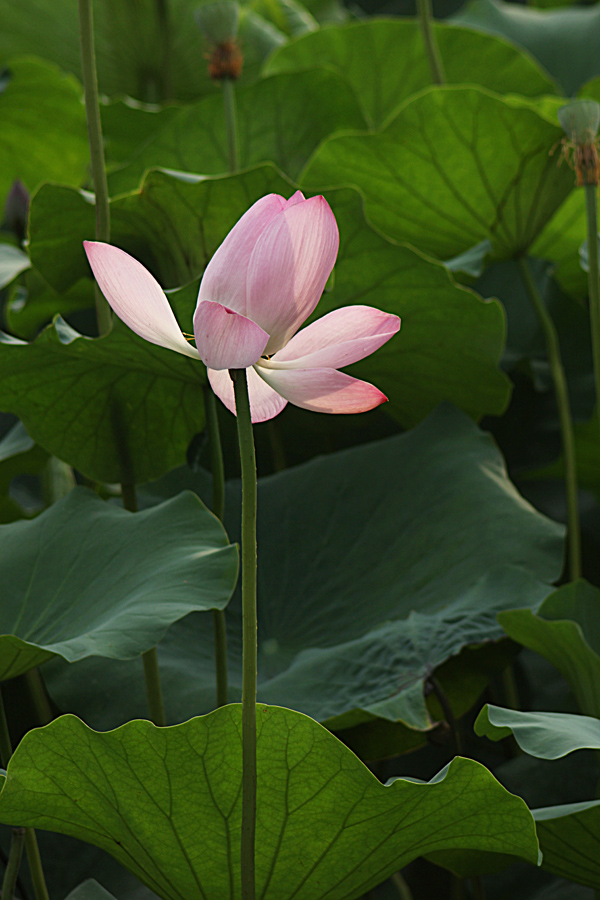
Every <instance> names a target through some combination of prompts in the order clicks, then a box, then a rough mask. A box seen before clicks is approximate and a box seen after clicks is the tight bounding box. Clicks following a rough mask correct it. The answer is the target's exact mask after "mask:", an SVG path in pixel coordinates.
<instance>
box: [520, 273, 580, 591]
mask: <svg viewBox="0 0 600 900" xmlns="http://www.w3.org/2000/svg"><path fill="white" fill-rule="evenodd" d="M517 262H518V266H519V272H520V274H521V279H522V281H523V285H524V287H525V291H526V292H527V296H528V297H529V300H530V302H531V305H532V307H533V310H534V312H535V314H536V316H537V319H538V322H539V324H540V327H541V329H542V332H543V335H544V339H545V341H546V352H547V354H548V361H549V363H550V371H551V373H552V380H553V382H554V393H555V396H556V404H557V406H558V418H559V422H560V434H561V440H562V447H563V457H564V461H565V490H566V499H567V539H568V547H569V578H570V580H571V581H575V580H576V579H577V578H580V577H581V533H580V524H579V501H578V497H577V460H576V456H575V438H574V435H573V420H572V417H571V403H570V400H569V391H568V387H567V379H566V376H565V370H564V367H563V363H562V357H561V352H560V343H559V340H558V333H557V331H556V326H555V325H554V322H553V321H552V316H551V315H550V313H549V312H548V310H547V309H546V306H545V304H544V301H543V300H542V298H541V296H540V294H539V291H538V289H537V287H536V284H535V281H534V280H533V276H532V274H531V271H530V269H529V265H528V264H527V260H526V259H525V258H524V257H522V256H521V257H519V259H518V261H517Z"/></svg>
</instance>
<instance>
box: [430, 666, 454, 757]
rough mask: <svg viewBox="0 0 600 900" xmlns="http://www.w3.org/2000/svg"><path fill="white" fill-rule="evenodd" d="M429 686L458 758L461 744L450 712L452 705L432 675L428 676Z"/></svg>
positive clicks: (452, 713) (452, 714)
mask: <svg viewBox="0 0 600 900" xmlns="http://www.w3.org/2000/svg"><path fill="white" fill-rule="evenodd" d="M428 680H429V684H430V685H431V687H432V688H433V693H434V694H435V696H436V697H437V699H438V702H439V704H440V706H441V707H442V710H443V713H444V716H445V718H446V722H447V723H448V725H449V726H450V732H451V734H452V742H453V744H454V753H455V755H456V756H459V755H460V753H462V742H461V739H460V729H459V727H458V722H457V721H456V718H455V716H454V712H453V711H452V704H451V703H450V701H449V700H448V697H447V695H446V692H445V690H444V689H443V687H442V686H441V684H440V683H439V681H438V680H437V678H435V676H434V675H430V676H429V679H428Z"/></svg>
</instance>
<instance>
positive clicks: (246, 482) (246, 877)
mask: <svg viewBox="0 0 600 900" xmlns="http://www.w3.org/2000/svg"><path fill="white" fill-rule="evenodd" d="M230 374H231V377H232V378H233V382H234V386H235V408H236V413H237V427H238V438H239V445H240V463H241V470H242V612H243V624H242V632H243V657H242V842H241V843H242V846H241V862H242V900H255V874H254V841H255V831H256V669H257V637H256V629H257V613H256V502H257V487H256V455H255V452H254V434H253V432H252V418H251V414H250V400H249V397H248V380H247V376H246V370H245V369H234V370H231V372H230Z"/></svg>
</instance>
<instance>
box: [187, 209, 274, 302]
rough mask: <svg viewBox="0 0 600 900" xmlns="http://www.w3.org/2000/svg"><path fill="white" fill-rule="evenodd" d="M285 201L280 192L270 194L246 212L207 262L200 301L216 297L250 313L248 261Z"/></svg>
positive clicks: (217, 300) (199, 295)
mask: <svg viewBox="0 0 600 900" xmlns="http://www.w3.org/2000/svg"><path fill="white" fill-rule="evenodd" d="M285 204H286V201H285V200H284V198H283V197H280V196H279V194H267V196H266V197H261V198H260V200H257V201H256V203H255V204H254V205H253V206H251V207H250V209H249V210H248V211H247V212H245V213H244V215H243V216H242V218H241V219H240V220H239V221H238V222H237V223H236V224H235V225H234V226H233V228H232V229H231V231H230V232H229V234H228V235H227V237H226V238H225V240H224V241H223V243H222V244H221V246H220V247H219V248H218V249H217V250H216V251H215V253H214V255H213V257H212V259H211V260H210V262H209V264H208V265H207V267H206V269H205V271H204V275H203V276H202V281H201V282H200V291H199V292H198V303H200V302H201V301H202V300H213V301H214V302H215V303H222V304H223V306H228V307H229V309H233V310H234V312H238V313H240V314H241V315H242V316H246V315H248V312H247V298H246V280H247V279H246V276H247V272H248V263H249V262H250V257H251V255H252V251H253V250H254V247H255V245H256V242H257V241H258V239H259V237H260V235H261V234H262V232H263V231H264V229H265V228H266V227H267V226H268V225H269V223H270V222H271V221H272V220H273V219H274V218H275V217H276V216H277V215H278V214H279V213H280V212H281V211H282V210H283V209H284V208H285Z"/></svg>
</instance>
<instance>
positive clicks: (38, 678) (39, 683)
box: [23, 666, 54, 725]
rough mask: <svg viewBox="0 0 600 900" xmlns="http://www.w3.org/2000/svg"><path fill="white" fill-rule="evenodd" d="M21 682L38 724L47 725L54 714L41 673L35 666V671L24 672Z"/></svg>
mask: <svg viewBox="0 0 600 900" xmlns="http://www.w3.org/2000/svg"><path fill="white" fill-rule="evenodd" d="M23 680H24V682H25V689H26V691H27V693H28V694H29V699H30V700H31V705H32V706H33V709H34V711H35V715H36V717H37V720H38V722H39V723H40V725H48V724H49V723H50V722H51V721H52V719H53V718H54V713H53V712H52V705H51V703H50V700H49V698H48V692H47V690H46V685H45V684H44V677H43V675H42V673H41V672H40V670H39V668H37V666H36V668H35V669H30V670H29V672H25V675H24V676H23Z"/></svg>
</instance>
